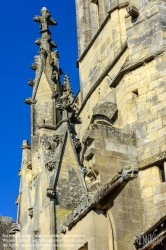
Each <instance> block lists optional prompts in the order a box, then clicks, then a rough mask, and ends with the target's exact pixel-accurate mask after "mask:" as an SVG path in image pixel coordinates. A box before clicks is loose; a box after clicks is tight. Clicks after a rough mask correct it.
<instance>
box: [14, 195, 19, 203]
mask: <svg viewBox="0 0 166 250" xmlns="http://www.w3.org/2000/svg"><path fill="white" fill-rule="evenodd" d="M18 203H19V195H18V196H17V197H16V201H15V204H16V205H18Z"/></svg>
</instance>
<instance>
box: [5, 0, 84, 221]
mask: <svg viewBox="0 0 166 250" xmlns="http://www.w3.org/2000/svg"><path fill="white" fill-rule="evenodd" d="M42 7H47V8H48V10H49V11H50V12H51V14H52V17H53V18H55V19H56V21H57V23H58V26H52V27H50V30H51V32H52V40H54V41H56V43H57V45H58V50H59V54H60V67H61V68H62V69H63V71H64V72H67V73H68V74H69V76H70V79H71V84H72V87H73V90H74V93H75V94H76V93H77V91H78V90H79V76H78V69H77V68H76V60H77V58H78V53H77V36H76V14H75V0H70V1H66V0H65V1H57V0H35V1H34V0H24V1H21V0H5V1H1V15H0V28H1V34H0V45H1V46H0V51H1V52H0V53H1V67H0V76H1V80H0V86H1V98H0V107H1V116H0V117H1V122H0V137H1V162H0V163H1V166H0V197H1V199H0V215H4V216H12V217H13V219H14V220H15V219H16V210H17V206H16V205H15V198H16V196H17V195H18V191H19V177H18V170H19V169H20V167H21V154H22V152H21V145H22V141H23V140H24V139H28V140H30V107H29V106H28V105H26V104H24V100H25V98H26V97H30V96H31V92H32V88H31V87H30V86H28V80H29V79H31V78H32V79H33V78H34V71H33V70H31V69H30V65H31V63H33V62H34V59H33V58H34V56H35V55H37V51H38V49H39V48H38V46H37V45H35V43H34V42H35V40H36V38H40V33H39V24H38V23H36V22H34V21H33V16H34V15H40V10H41V8H42Z"/></svg>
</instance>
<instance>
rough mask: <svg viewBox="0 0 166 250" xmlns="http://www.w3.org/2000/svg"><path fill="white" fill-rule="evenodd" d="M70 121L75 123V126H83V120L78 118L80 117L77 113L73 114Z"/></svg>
mask: <svg viewBox="0 0 166 250" xmlns="http://www.w3.org/2000/svg"><path fill="white" fill-rule="evenodd" d="M69 121H70V122H71V123H74V124H81V123H82V121H81V118H80V117H78V115H77V114H76V113H72V114H71V116H70V118H69Z"/></svg>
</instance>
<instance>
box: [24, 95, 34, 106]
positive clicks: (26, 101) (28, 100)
mask: <svg viewBox="0 0 166 250" xmlns="http://www.w3.org/2000/svg"><path fill="white" fill-rule="evenodd" d="M25 103H26V104H28V105H32V104H36V100H33V99H32V98H31V97H28V98H26V99H25Z"/></svg>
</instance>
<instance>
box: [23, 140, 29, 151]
mask: <svg viewBox="0 0 166 250" xmlns="http://www.w3.org/2000/svg"><path fill="white" fill-rule="evenodd" d="M21 148H22V149H31V144H29V143H28V141H27V140H24V141H23V143H22V146H21Z"/></svg>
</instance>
